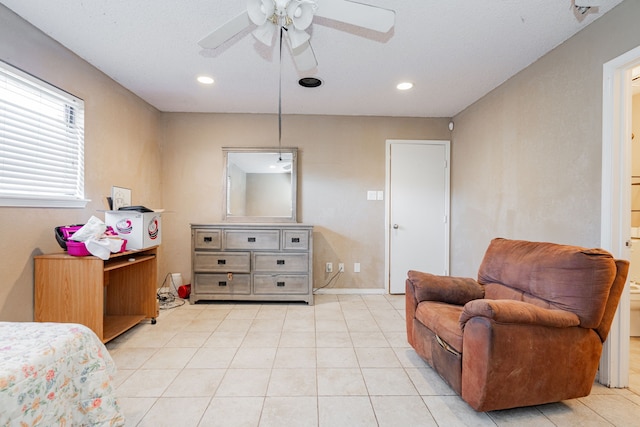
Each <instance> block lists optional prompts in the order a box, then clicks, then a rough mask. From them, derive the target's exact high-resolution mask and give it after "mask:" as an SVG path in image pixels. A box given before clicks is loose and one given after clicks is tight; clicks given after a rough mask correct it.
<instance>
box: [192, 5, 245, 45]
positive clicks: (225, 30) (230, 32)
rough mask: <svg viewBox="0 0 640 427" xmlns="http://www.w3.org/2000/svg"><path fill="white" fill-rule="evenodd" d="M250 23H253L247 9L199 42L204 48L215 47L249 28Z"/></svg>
mask: <svg viewBox="0 0 640 427" xmlns="http://www.w3.org/2000/svg"><path fill="white" fill-rule="evenodd" d="M249 25H251V20H250V19H249V14H248V13H247V11H244V12H242V13H241V14H240V15H238V16H236V17H235V18H233V19H231V20H230V21H228V22H227V23H226V24H223V25H222V26H221V27H219V28H218V29H216V30H215V31H213V32H212V33H211V34H209V35H208V36H207V37H205V38H203V39H202V40H200V41H199V42H198V44H199V45H200V46H201V47H202V48H204V49H215V48H217V47H218V46H220V45H221V44H222V43H224V42H226V41H227V40H229V39H230V38H231V37H233V36H235V35H236V34H238V33H239V32H241V31H242V30H244V29H245V28H247V27H248V26H249Z"/></svg>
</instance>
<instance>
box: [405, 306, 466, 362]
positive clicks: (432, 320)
mask: <svg viewBox="0 0 640 427" xmlns="http://www.w3.org/2000/svg"><path fill="white" fill-rule="evenodd" d="M462 308H463V307H462V306H460V305H451V304H447V303H443V302H436V301H423V302H421V303H420V304H418V307H417V308H416V313H415V318H416V320H418V321H419V322H420V323H422V324H423V325H424V326H425V327H427V328H428V329H429V330H431V331H432V332H433V333H434V334H436V335H437V336H438V337H440V338H441V339H442V340H443V341H444V342H446V343H447V344H449V345H450V346H451V347H452V348H453V349H454V350H455V351H457V352H458V353H462V329H460V324H459V322H458V321H459V319H460V314H461V313H462Z"/></svg>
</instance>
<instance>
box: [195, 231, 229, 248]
mask: <svg viewBox="0 0 640 427" xmlns="http://www.w3.org/2000/svg"><path fill="white" fill-rule="evenodd" d="M193 246H194V248H195V249H222V233H221V232H220V230H195V231H194V240H193Z"/></svg>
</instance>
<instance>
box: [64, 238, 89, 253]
mask: <svg viewBox="0 0 640 427" xmlns="http://www.w3.org/2000/svg"><path fill="white" fill-rule="evenodd" d="M67 253H68V254H69V255H73V256H87V255H91V254H90V253H89V251H88V250H87V247H86V246H85V245H84V242H76V241H74V240H67Z"/></svg>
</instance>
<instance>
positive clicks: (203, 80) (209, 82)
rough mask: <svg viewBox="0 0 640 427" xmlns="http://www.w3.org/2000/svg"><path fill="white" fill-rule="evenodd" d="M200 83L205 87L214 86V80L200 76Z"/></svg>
mask: <svg viewBox="0 0 640 427" xmlns="http://www.w3.org/2000/svg"><path fill="white" fill-rule="evenodd" d="M198 81H199V82H200V83H202V84H203V85H212V84H213V79H212V78H211V77H209V76H198Z"/></svg>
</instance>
